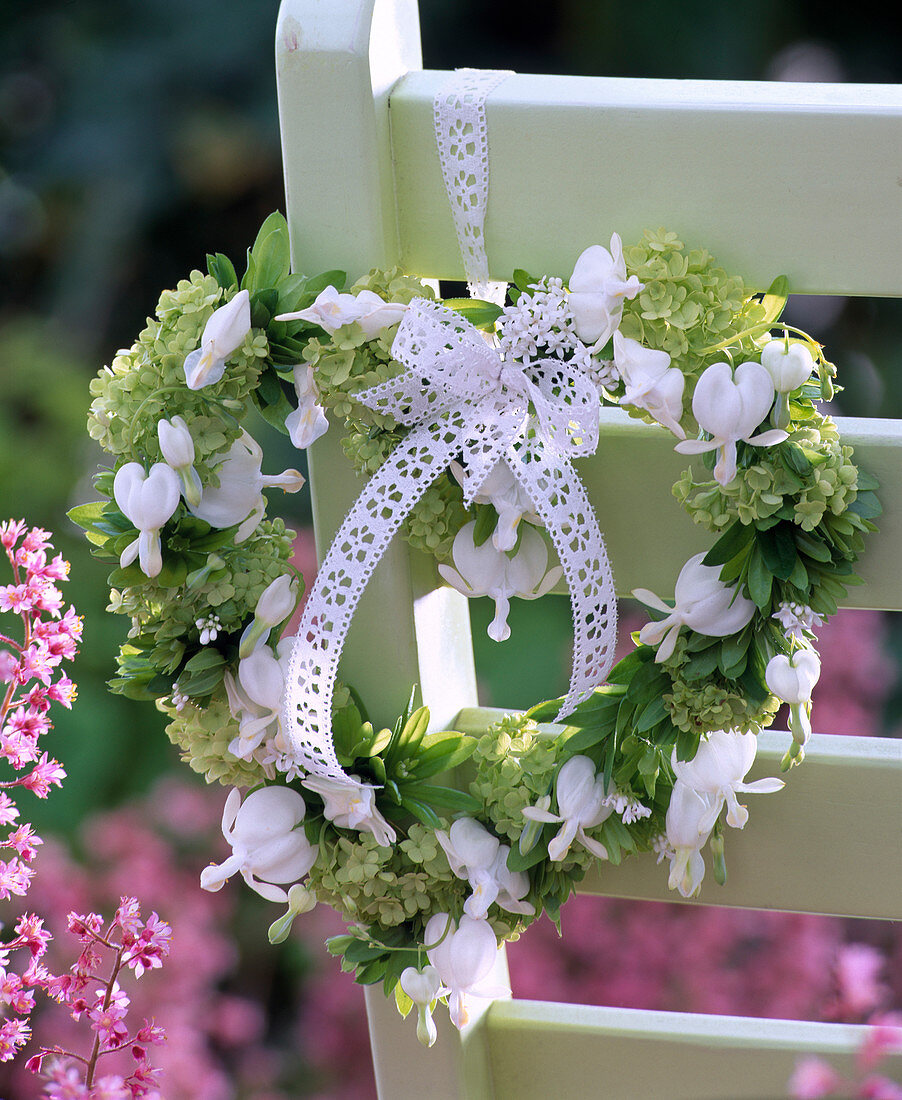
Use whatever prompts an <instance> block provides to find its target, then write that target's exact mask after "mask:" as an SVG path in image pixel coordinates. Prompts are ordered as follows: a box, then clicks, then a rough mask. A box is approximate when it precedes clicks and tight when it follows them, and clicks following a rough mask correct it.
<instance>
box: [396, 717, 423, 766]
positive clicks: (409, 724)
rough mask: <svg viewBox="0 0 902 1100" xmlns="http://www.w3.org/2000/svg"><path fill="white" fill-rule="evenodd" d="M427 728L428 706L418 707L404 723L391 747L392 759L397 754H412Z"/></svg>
mask: <svg viewBox="0 0 902 1100" xmlns="http://www.w3.org/2000/svg"><path fill="white" fill-rule="evenodd" d="M428 728H429V708H428V707H420V708H419V710H415V711H414V712H413V714H411V716H410V717H409V718H408V719H407V721H406V722H405V723H404V725H403V727H402V729H401V733H400V736H399V737H398V739H397V741H396V742H395V744H394V746H393V747H392V749H391V755H392V758H393V760H394V759H395V758H397V756H398V755H401V756H413V755H414V754H415V753H416V751H417V749H418V748H419V746H420V742H421V741H422V740H423V738H424V737H425V735H426V730H427V729H428Z"/></svg>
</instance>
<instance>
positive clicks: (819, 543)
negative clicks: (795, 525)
mask: <svg viewBox="0 0 902 1100" xmlns="http://www.w3.org/2000/svg"><path fill="white" fill-rule="evenodd" d="M795 538H796V546H797V547H798V549H799V551H800V552H801V553H802V554H804V555H805V556H806V557H808V558H812V559H813V560H814V561H819V562H828V561H831V560H832V558H833V555H832V554H831V553H830V548H829V546H826V545H825V543H824V542H823V540H822V539H820V538H819V537H815V533H814V532H813V531H812V532H810V533H809V532H805V531H796V533H795Z"/></svg>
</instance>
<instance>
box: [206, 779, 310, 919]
mask: <svg viewBox="0 0 902 1100" xmlns="http://www.w3.org/2000/svg"><path fill="white" fill-rule="evenodd" d="M305 812H306V807H305V805H304V800H303V798H302V797H301V796H300V795H299V794H298V793H297V791H293V790H291V789H290V788H289V787H262V788H260V789H259V790H256V791H253V792H252V793H251V794H249V795H248V796H247V798H246V799H245V800H244V803H243V804H242V803H241V792H240V791H239V790H238V788H237V787H236V788H235V789H234V790H233V791H231V793H230V794H229V797H228V798H227V799H226V804H225V808H224V810H223V813H222V834H223V836H224V837H225V838H226V840H227V841H228V842H229V844H230V845H231V846H232V854H231V856H229V858H228V859H227V860H225V861H224V862H223V863H220V864H214V865H211V866H210V867H205V868H204V870H203V872H202V873H201V876H200V884H201V887H202V888H203V889H204V890H211V891H215V890H221V889H222V887H223V885H224V884H225V882H226V880H227V879H229V878H231V877H232V875H234V874H236V873H240V874H241V877H242V878H243V879H244V881H245V882H246V883H247V884H248V886H250V888H251V889H252V890H256V892H257V893H258V894H260V895H261V897H264V898H266V899H267V900H268V901H287V900H288V894H287V893H286V892H285V890H283V889H282V888H281V886H276V885H273V884H274V883H284V882H296V881H297V880H298V879H300V878H303V877H304V875H306V874H307V872H308V871H309V870H310V868H311V867H312V866H313V864H314V863H315V862H316V857H317V852H318V849H317V847H316V845H315V844H311V843H310V841H309V840H308V839H307V836H306V834H305V833H304V830H303V829H302V828H298V826H299V825H300V823H301V822H302V821H303V820H304V814H305ZM261 880H262V881H261Z"/></svg>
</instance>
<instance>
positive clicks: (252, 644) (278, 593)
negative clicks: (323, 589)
mask: <svg viewBox="0 0 902 1100" xmlns="http://www.w3.org/2000/svg"><path fill="white" fill-rule="evenodd" d="M297 601H298V597H297V582H296V581H295V579H294V578H293V577H291V576H289V575H288V574H287V573H283V574H282V576H281V577H276V579H275V580H274V581H271V582H270V583H269V584H268V585H267V586H266V588H264V589H263V591H262V592H261V593H260V595H259V597H258V598H257V606H256V607H255V608H254V617H253V619H252V620H251V622H250V623H248V625H247V626H246V627H245V629H244V632H243V633H242V635H241V640H240V641H239V643H238V656H239V657H247V656H248V655H249V654H250V653H252V652H253V651H254V650H255V649H257V648H258V647H259V646H261V645H263V644H264V643H265V642H267V641H268V640H269V632H270V631H271V630H272V628H273V627H274V626H278V625H279V623H283V622H284V621H285V620H286V619H287V618H288V616H289V615H290V614H291V613H292V611H294V609H295V606H296V605H297Z"/></svg>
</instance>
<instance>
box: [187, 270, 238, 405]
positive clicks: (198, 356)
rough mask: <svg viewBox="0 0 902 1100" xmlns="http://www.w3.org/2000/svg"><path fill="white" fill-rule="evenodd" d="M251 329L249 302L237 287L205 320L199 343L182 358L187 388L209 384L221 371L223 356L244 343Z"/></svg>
mask: <svg viewBox="0 0 902 1100" xmlns="http://www.w3.org/2000/svg"><path fill="white" fill-rule="evenodd" d="M250 330H251V302H250V295H249V294H248V292H247V291H246V290H240V291H239V292H238V293H237V294H236V295H235V297H234V298H232V299H230V300H229V301H228V302H226V304H225V305H224V306H220V307H219V309H217V310H216V311H215V312H214V313H213V316H212V317H211V318H210V320H209V321H207V324H206V327H205V328H204V331H203V335H202V336H201V338H200V347H199V348H197V349H196V351H192V352H191V354H190V355H189V356H188V357H187V358H186V359H185V381H186V382H187V384H188V389H189V390H199V389H202V388H203V387H204V386H212V385H213V384H214V383H215V382H218V381H219V380H220V378H222V376H223V374H224V373H225V364H226V359H228V357H229V356H230V355H231V354H232V353H233V352H235V351H237V350H238V348H240V347H241V345H242V344H243V343H244V338H245V337H246V336H247V334H248V333H249V332H250Z"/></svg>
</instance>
